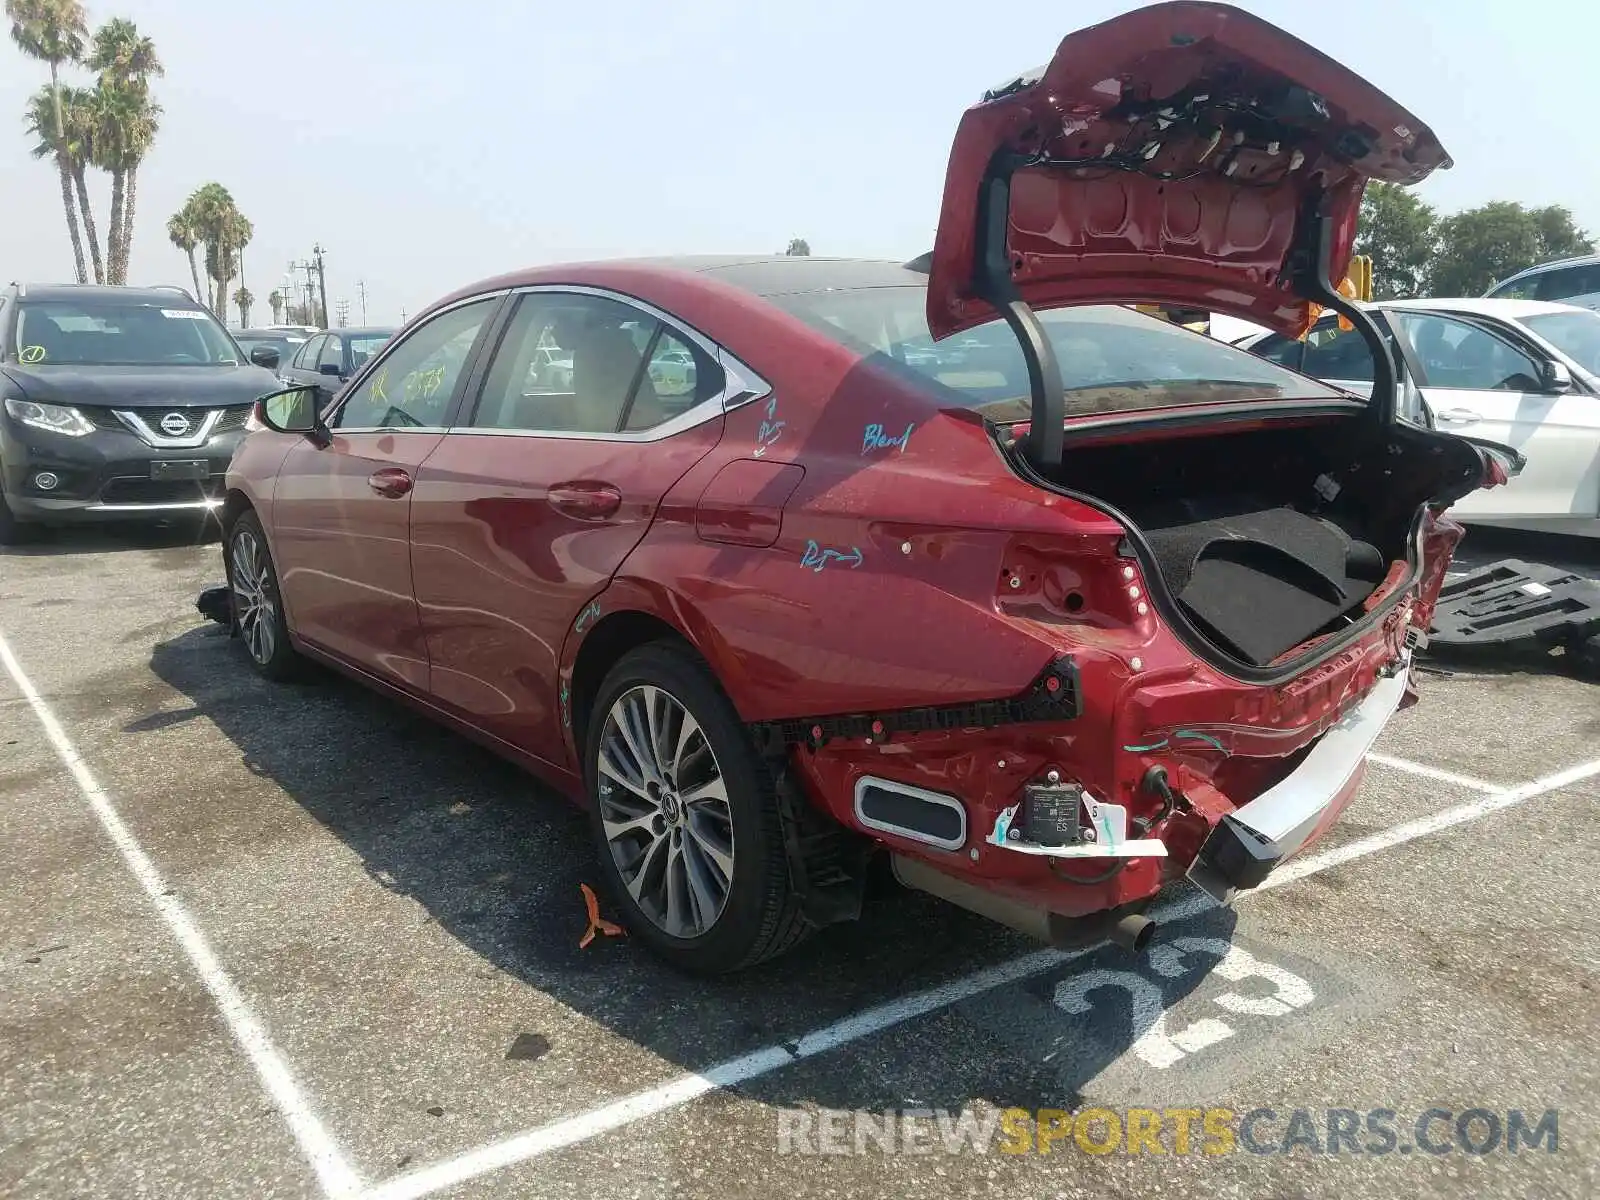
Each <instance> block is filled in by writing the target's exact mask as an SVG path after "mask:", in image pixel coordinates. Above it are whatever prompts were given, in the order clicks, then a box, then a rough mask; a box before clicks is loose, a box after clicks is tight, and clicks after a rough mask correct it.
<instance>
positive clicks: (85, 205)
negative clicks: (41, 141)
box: [61, 87, 106, 283]
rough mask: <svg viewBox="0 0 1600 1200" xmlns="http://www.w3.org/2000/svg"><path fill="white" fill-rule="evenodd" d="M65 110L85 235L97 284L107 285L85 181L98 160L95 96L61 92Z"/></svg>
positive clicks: (77, 90)
mask: <svg viewBox="0 0 1600 1200" xmlns="http://www.w3.org/2000/svg"><path fill="white" fill-rule="evenodd" d="M61 107H62V111H63V113H64V114H65V117H66V132H67V163H68V165H69V166H70V167H71V168H72V183H73V187H74V188H75V189H76V190H77V193H78V212H79V214H80V215H81V216H82V217H83V232H84V235H85V236H86V237H87V238H88V239H89V258H90V260H91V262H92V264H93V266H94V280H95V282H96V283H104V282H106V268H105V264H104V263H103V261H102V260H101V258H100V235H99V233H98V231H97V230H96V229H95V224H94V205H93V204H91V203H90V202H89V183H88V180H87V179H86V178H85V177H86V176H87V174H88V170H89V164H90V163H91V162H93V161H94V139H95V133H96V127H97V126H98V124H99V113H98V111H97V109H96V101H95V95H94V93H93V92H91V91H89V90H88V89H87V88H80V87H68V88H62V89H61Z"/></svg>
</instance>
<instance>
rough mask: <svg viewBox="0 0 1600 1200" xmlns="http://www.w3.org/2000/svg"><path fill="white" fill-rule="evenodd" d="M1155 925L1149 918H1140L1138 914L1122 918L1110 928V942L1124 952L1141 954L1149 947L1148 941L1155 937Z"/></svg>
mask: <svg viewBox="0 0 1600 1200" xmlns="http://www.w3.org/2000/svg"><path fill="white" fill-rule="evenodd" d="M1155 932H1156V923H1155V922H1154V921H1152V920H1151V919H1150V918H1149V917H1145V916H1140V915H1139V914H1138V913H1134V914H1131V915H1129V916H1126V917H1123V918H1122V919H1121V920H1120V921H1118V922H1117V923H1116V924H1115V925H1113V926H1112V927H1111V941H1112V942H1113V943H1114V944H1115V945H1118V946H1121V947H1122V948H1123V949H1124V950H1131V951H1132V952H1133V953H1134V954H1143V953H1144V951H1145V948H1146V947H1147V946H1149V945H1150V939H1151V938H1152V937H1154V936H1155Z"/></svg>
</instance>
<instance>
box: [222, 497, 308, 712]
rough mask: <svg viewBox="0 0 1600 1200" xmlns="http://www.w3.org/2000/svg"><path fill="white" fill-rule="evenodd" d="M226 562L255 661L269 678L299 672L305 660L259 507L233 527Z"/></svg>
mask: <svg viewBox="0 0 1600 1200" xmlns="http://www.w3.org/2000/svg"><path fill="white" fill-rule="evenodd" d="M224 562H225V563H226V565H227V569H228V591H229V596H230V599H231V601H232V604H233V622H234V628H235V629H236V630H237V631H238V633H239V638H240V640H241V641H243V642H244V648H245V652H246V653H247V654H249V656H250V665H251V666H253V667H255V669H256V670H257V671H258V672H260V674H262V675H264V676H265V677H266V678H268V679H272V680H286V679H291V678H294V677H295V676H297V675H298V674H299V673H300V670H301V668H302V666H303V665H304V663H305V660H304V659H302V658H301V657H300V655H299V653H298V652H297V651H296V650H295V648H294V647H293V646H292V645H290V644H289V626H288V623H287V622H286V621H285V620H284V616H283V600H282V598H281V596H280V595H279V592H278V573H277V571H276V569H275V568H274V567H273V565H272V552H271V551H270V550H268V549H267V535H266V534H265V533H264V532H263V531H262V528H261V521H260V519H259V518H257V516H256V515H255V513H253V512H247V513H245V514H244V515H243V516H241V517H240V518H239V519H238V520H237V521H235V522H234V523H233V527H232V528H231V529H229V530H228V541H227V556H226V558H225V559H224Z"/></svg>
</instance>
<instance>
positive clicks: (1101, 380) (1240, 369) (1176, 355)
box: [767, 286, 1340, 422]
mask: <svg viewBox="0 0 1600 1200" xmlns="http://www.w3.org/2000/svg"><path fill="white" fill-rule="evenodd" d="M767 299H768V300H769V301H771V302H772V303H774V304H776V305H778V306H779V307H780V308H783V309H786V310H787V311H789V312H791V313H793V314H794V315H795V316H797V317H799V318H800V319H801V320H803V321H805V322H806V323H808V324H809V325H811V326H813V327H814V328H816V329H819V330H821V331H822V332H824V333H826V334H828V335H830V336H831V337H833V338H835V339H836V340H838V341H840V342H842V343H844V344H845V345H847V346H851V347H853V348H855V349H858V350H860V351H861V352H862V353H864V354H876V355H882V356H884V357H885V358H888V359H891V360H893V361H895V362H898V363H901V364H903V365H904V366H905V367H908V368H910V370H911V371H913V372H914V373H915V374H917V375H918V376H920V377H921V378H923V379H925V380H927V381H929V382H930V383H932V384H935V385H937V387H938V389H939V391H940V392H941V394H942V397H943V398H944V399H946V400H947V401H951V400H952V399H953V402H956V403H961V404H964V405H965V406H966V407H969V408H975V409H978V410H979V411H981V412H982V413H983V414H984V415H985V416H987V417H989V418H990V419H991V420H994V421H998V422H1007V421H1025V420H1027V419H1028V416H1029V389H1028V369H1027V365H1026V363H1024V361H1023V358H1022V351H1021V349H1020V347H1019V346H1018V344H1017V339H1016V337H1015V335H1013V334H1012V332H1011V329H1010V328H1009V327H1008V326H1007V325H1006V323H1005V322H1004V321H1001V320H995V321H991V322H989V323H988V324H986V325H980V326H978V327H977V328H975V329H970V330H967V331H966V332H964V333H959V334H956V335H955V336H953V337H949V338H946V339H944V340H943V341H940V342H937V343H936V342H934V340H933V339H932V337H931V336H930V335H929V333H928V320H927V315H926V304H927V290H926V289H925V288H922V287H914V286H908V287H882V288H859V289H855V290H841V291H826V292H794V293H790V294H788V295H776V296H768V297H767ZM1040 320H1041V321H1042V322H1043V323H1044V327H1045V329H1046V331H1047V332H1048V334H1049V337H1050V341H1051V344H1052V345H1053V346H1054V347H1055V352H1056V359H1057V361H1058V362H1059V363H1060V365H1061V381H1062V384H1063V385H1064V387H1065V390H1066V407H1067V414H1068V415H1069V416H1082V415H1085V414H1091V413H1104V412H1119V411H1134V410H1140V409H1152V408H1176V407H1181V406H1182V405H1186V404H1212V403H1217V402H1219V401H1227V400H1248V399H1260V398H1269V399H1280V398H1300V397H1306V398H1318V397H1325V396H1338V395H1340V393H1338V392H1335V391H1333V390H1331V389H1329V388H1327V387H1324V386H1322V385H1321V384H1319V383H1317V382H1316V381H1315V380H1312V379H1307V378H1306V377H1305V376H1303V375H1297V374H1295V373H1294V372H1292V371H1289V370H1286V369H1284V368H1283V367H1280V366H1278V365H1276V364H1275V363H1270V362H1267V361H1266V360H1264V359H1261V358H1257V357H1256V356H1255V355H1253V354H1251V353H1249V352H1248V351H1245V350H1238V349H1235V348H1234V347H1232V346H1229V345H1228V344H1226V343H1225V342H1219V341H1217V340H1215V339H1214V338H1209V337H1206V336H1205V335H1204V334H1200V333H1194V332H1192V331H1190V330H1187V329H1184V328H1183V327H1182V326H1180V325H1174V324H1171V323H1170V322H1167V321H1163V320H1161V319H1159V318H1157V317H1149V316H1145V315H1144V314H1143V313H1139V312H1135V311H1134V310H1133V309H1130V308H1123V307H1121V306H1118V305H1085V306H1081V307H1073V308H1062V309H1056V310H1054V311H1051V312H1045V313H1041V314H1040Z"/></svg>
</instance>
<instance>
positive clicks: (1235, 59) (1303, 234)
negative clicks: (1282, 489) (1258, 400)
mask: <svg viewBox="0 0 1600 1200" xmlns="http://www.w3.org/2000/svg"><path fill="white" fill-rule="evenodd" d="M1449 165H1450V157H1449V155H1447V154H1446V153H1445V151H1444V149H1443V147H1442V146H1440V144H1439V141H1438V139H1437V138H1436V137H1435V136H1434V135H1433V133H1432V131H1431V130H1429V129H1428V127H1427V126H1425V125H1424V124H1422V122H1420V121H1419V120H1417V118H1416V117H1414V116H1413V115H1412V114H1411V113H1409V112H1408V111H1406V109H1404V108H1402V107H1401V106H1400V105H1399V104H1397V103H1396V102H1395V101H1394V100H1392V99H1390V98H1389V97H1388V96H1386V95H1384V94H1383V93H1382V92H1381V91H1379V90H1378V89H1377V88H1375V87H1373V86H1372V85H1371V84H1369V83H1368V82H1366V81H1365V80H1364V79H1362V78H1361V77H1360V76H1358V75H1356V74H1354V73H1353V72H1351V71H1350V70H1348V69H1347V68H1345V67H1343V66H1341V65H1340V64H1339V63H1337V62H1335V61H1333V60H1332V59H1331V58H1328V57H1327V56H1326V55H1324V54H1322V53H1321V52H1319V51H1317V50H1315V49H1313V48H1312V47H1311V46H1308V45H1306V44H1305V43H1304V42H1302V41H1300V40H1299V39H1298V38H1296V37H1293V36H1292V35H1290V34H1288V33H1286V32H1284V31H1283V30H1281V29H1279V28H1277V27H1276V26H1273V25H1271V24H1269V23H1267V22H1265V21H1263V20H1261V19H1259V18H1257V17H1254V16H1252V15H1250V14H1249V13H1246V12H1242V11H1240V10H1239V9H1236V8H1232V7H1230V6H1228V5H1224V4H1210V3H1194V2H1190V0H1179V2H1176V3H1166V4H1156V5H1152V6H1150V7H1148V8H1142V9H1138V10H1136V11H1134V12H1131V13H1127V14H1125V15H1123V16H1119V17H1116V18H1113V19H1112V20H1109V21H1104V22H1102V23H1100V24H1098V25H1093V26H1090V27H1088V28H1086V29H1082V30H1079V31H1078V32H1076V33H1073V34H1069V35H1068V36H1067V37H1066V38H1065V39H1064V40H1063V41H1062V42H1061V44H1060V46H1059V47H1058V48H1057V50H1056V53H1055V57H1054V58H1052V59H1051V60H1050V62H1049V64H1048V65H1047V66H1045V67H1043V68H1041V69H1039V70H1036V71H1032V72H1028V73H1026V74H1024V75H1022V76H1019V77H1018V78H1017V79H1015V80H1013V81H1011V82H1010V83H1007V84H1005V85H1004V86H1002V87H999V88H996V89H994V90H992V91H990V92H988V93H987V94H986V95H985V96H984V98H983V100H982V101H981V102H980V103H978V104H977V105H975V106H974V107H972V108H970V109H968V110H967V112H966V114H965V115H964V116H963V118H962V120H961V124H960V126H959V128H958V129H957V132H956V137H955V143H954V146H953V148H952V150H951V155H950V162H949V167H948V170H947V174H946V181H945V191H944V202H943V208H942V210H941V213H940V218H939V227H938V230H937V234H936V237H935V242H934V250H933V254H932V261H931V271H930V277H929V286H928V324H929V327H930V329H931V330H932V332H933V334H934V336H935V337H936V338H942V337H945V336H947V335H949V334H951V333H954V332H956V331H958V330H961V329H965V328H968V327H971V326H973V325H976V324H979V323H981V322H983V321H988V320H991V319H993V317H994V316H995V315H996V312H997V311H998V312H1000V313H1001V314H1002V315H1004V309H1005V305H1006V303H1007V302H1008V301H1013V300H1020V301H1021V302H1022V303H1024V304H1026V305H1030V306H1032V307H1033V308H1036V309H1044V308H1050V307H1056V306H1060V305H1065V304H1092V303H1106V302H1129V301H1145V302H1161V303H1170V304H1179V305H1189V306H1195V307H1199V308H1203V309H1206V310H1208V311H1212V312H1221V313H1227V314H1230V315H1232V316H1236V317H1241V318H1243V319H1245V320H1248V321H1253V322H1256V323H1257V324H1261V325H1265V326H1267V327H1269V328H1271V329H1274V330H1277V331H1279V332H1285V333H1289V334H1291V335H1296V336H1298V335H1299V334H1300V333H1301V332H1303V331H1304V330H1305V329H1306V328H1307V327H1309V324H1310V321H1311V320H1312V319H1313V318H1314V314H1315V312H1316V308H1317V305H1319V304H1321V303H1324V302H1326V297H1325V296H1324V295H1323V293H1322V290H1321V289H1319V288H1318V287H1316V286H1315V284H1314V282H1313V281H1316V280H1321V281H1323V282H1324V283H1325V282H1326V281H1327V280H1328V279H1330V278H1331V279H1335V280H1336V279H1340V278H1342V277H1343V276H1344V274H1345V272H1346V270H1347V269H1348V266H1349V260H1350V255H1351V246H1352V243H1353V241H1354V236H1355V223H1356V217H1357V213H1358V210H1359V207H1360V203H1361V194H1362V191H1363V189H1364V187H1365V185H1366V181H1367V180H1368V179H1378V180H1383V181H1385V182H1390V183H1402V184H1411V183H1417V182H1419V181H1421V180H1422V179H1424V178H1426V177H1427V176H1428V175H1429V174H1430V173H1431V172H1432V171H1433V170H1435V169H1436V168H1439V167H1448V166H1449Z"/></svg>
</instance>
